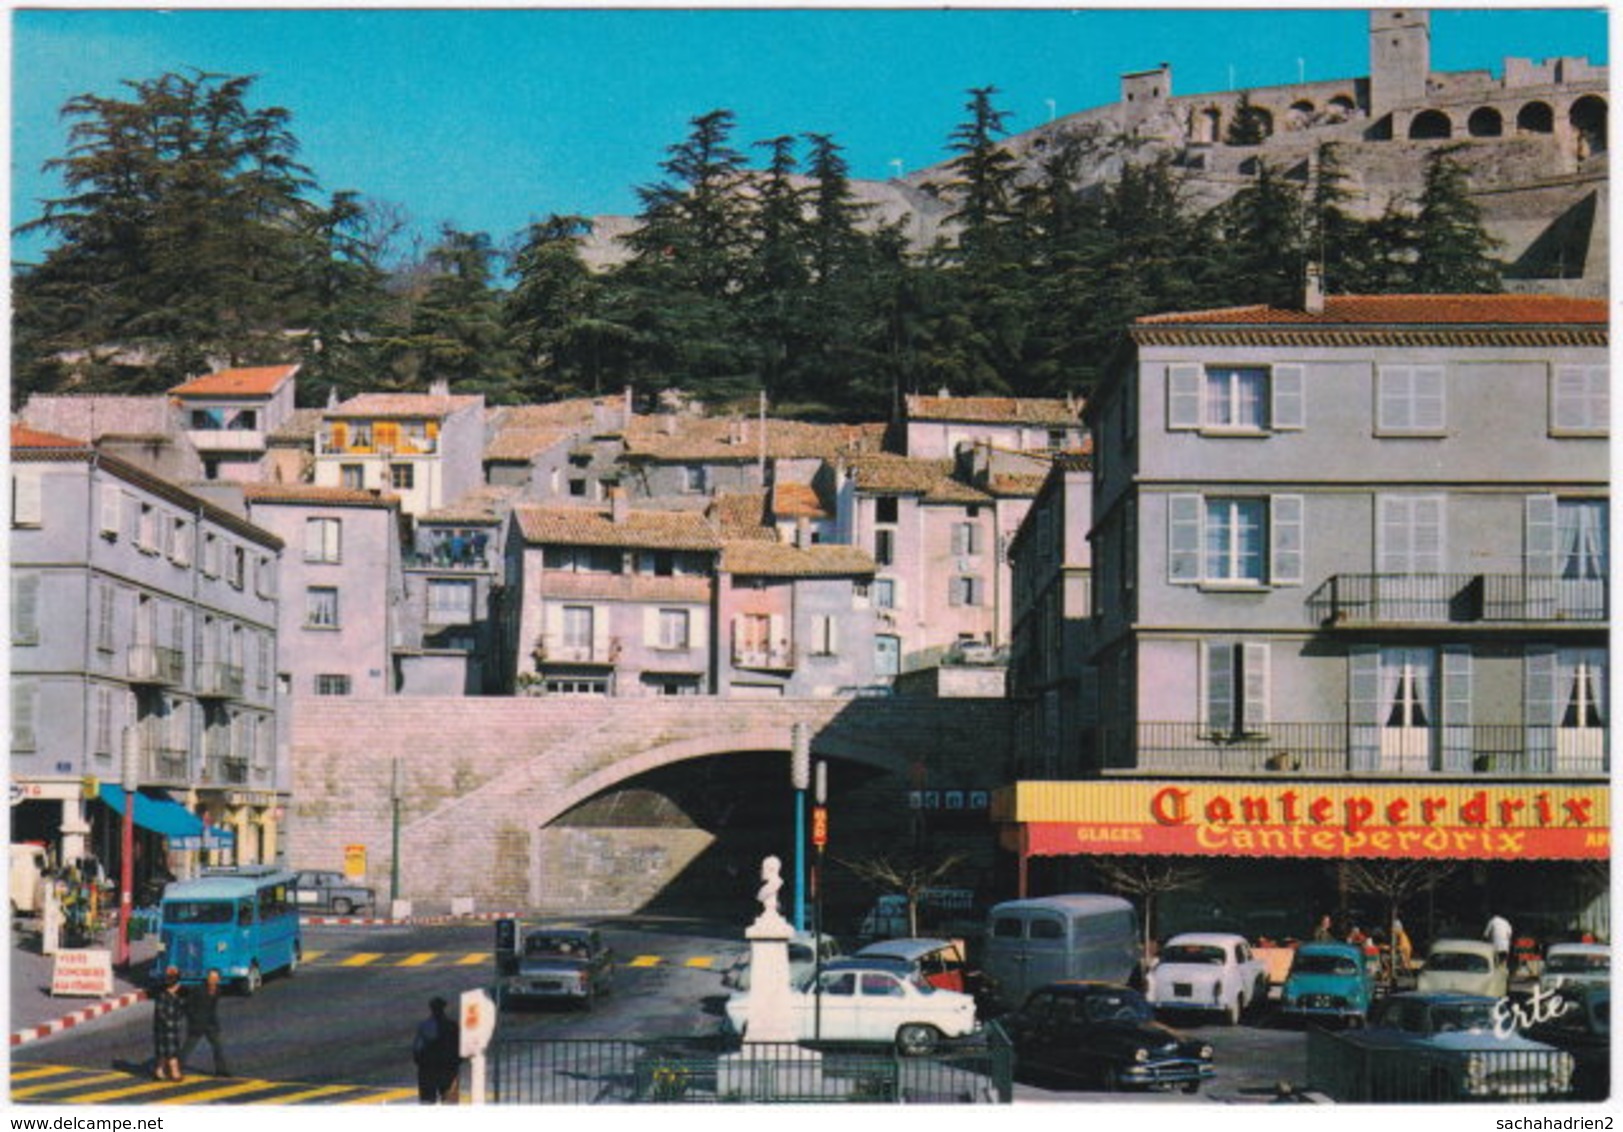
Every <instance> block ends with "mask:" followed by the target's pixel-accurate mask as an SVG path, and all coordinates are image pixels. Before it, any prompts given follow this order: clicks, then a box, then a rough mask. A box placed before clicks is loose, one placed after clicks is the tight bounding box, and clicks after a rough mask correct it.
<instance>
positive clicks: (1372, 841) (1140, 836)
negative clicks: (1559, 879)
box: [1016, 782, 1611, 860]
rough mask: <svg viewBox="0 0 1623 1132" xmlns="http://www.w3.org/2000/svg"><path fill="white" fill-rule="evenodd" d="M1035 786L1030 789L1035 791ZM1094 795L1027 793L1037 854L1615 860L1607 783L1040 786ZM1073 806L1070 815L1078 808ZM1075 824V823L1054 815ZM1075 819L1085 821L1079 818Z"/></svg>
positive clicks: (1023, 808) (1023, 809)
mask: <svg viewBox="0 0 1623 1132" xmlns="http://www.w3.org/2000/svg"><path fill="white" fill-rule="evenodd" d="M1025 785H1027V784H1022V786H1025ZM1030 785H1032V786H1035V787H1037V788H1039V789H1040V790H1041V789H1053V788H1057V787H1068V788H1073V789H1079V790H1087V791H1089V794H1088V795H1087V796H1076V797H1062V796H1054V797H1051V798H1044V797H1040V796H1033V797H1032V798H1030V799H1026V798H1022V799H1020V801H1019V802H1017V804H1016V810H1017V814H1016V816H1017V818H1019V819H1025V820H1024V821H1023V826H1024V840H1025V849H1026V852H1027V853H1028V854H1031V855H1037V856H1052V855H1060V854H1065V855H1069V854H1073V853H1150V854H1169V855H1186V856H1259V857H1263V856H1268V857H1271V856H1287V857H1388V858H1408V857H1441V858H1454V859H1460V860H1494V859H1525V858H1540V859H1560V860H1579V859H1586V858H1589V859H1604V858H1606V857H1607V856H1608V855H1609V852H1610V846H1611V835H1610V829H1609V820H1610V818H1609V814H1608V812H1607V791H1606V789H1605V788H1604V787H1593V788H1572V787H1548V788H1545V787H1537V786H1528V785H1525V784H1519V785H1514V786H1502V787H1471V786H1427V785H1414V784H1406V785H1403V786H1362V785H1348V784H1339V783H1292V784H1280V783H1273V782H1266V783H1265V782H1204V783H1176V784H1169V783H1148V782H1132V783H1125V782H1123V783H1036V784H1030ZM1067 811H1068V812H1067ZM1062 813H1063V814H1064V816H1066V817H1073V820H1070V821H1055V820H1044V819H1047V818H1050V817H1054V818H1057V817H1060V816H1061V815H1062ZM1073 815H1074V816H1073Z"/></svg>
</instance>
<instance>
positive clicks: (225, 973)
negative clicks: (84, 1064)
mask: <svg viewBox="0 0 1623 1132" xmlns="http://www.w3.org/2000/svg"><path fill="white" fill-rule="evenodd" d="M292 881H293V874H292V873H291V872H288V871H287V870H286V869H278V868H275V867H274V866H271V865H245V866H241V867H238V868H232V869H210V870H208V872H206V873H205V874H204V875H203V876H201V877H198V878H197V879H195V880H182V881H175V882H174V883H173V884H170V885H169V886H168V887H166V888H165V889H164V891H163V902H162V904H161V905H160V907H159V922H160V927H159V931H160V933H161V938H162V941H163V942H162V944H161V945H160V946H159V949H158V957H157V959H156V960H154V961H153V965H152V974H153V977H154V978H155V979H158V980H161V979H162V978H163V972H164V968H165V967H176V968H178V969H179V970H180V979H181V982H183V983H188V984H191V983H201V982H202V981H203V980H204V978H205V977H206V976H207V975H208V973H209V970H210V969H215V970H218V971H219V972H220V979H221V981H222V982H234V983H235V984H236V985H237V986H238V987H240V988H241V990H242V993H243V994H245V995H251V994H253V993H254V992H255V991H257V990H258V989H259V987H260V985H261V983H263V981H264V978H265V976H266V975H268V974H270V973H271V972H273V971H281V970H284V969H285V970H286V971H287V972H288V974H290V975H291V974H292V973H293V972H294V971H296V970H297V969H298V966H299V959H300V957H301V954H302V949H303V943H302V941H301V939H300V936H299V912H298V908H297V907H295V906H294V904H293V900H292V896H291V894H290V891H289V887H290V885H291V884H292Z"/></svg>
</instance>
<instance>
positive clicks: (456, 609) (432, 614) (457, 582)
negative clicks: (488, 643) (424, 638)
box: [428, 578, 474, 625]
mask: <svg viewBox="0 0 1623 1132" xmlns="http://www.w3.org/2000/svg"><path fill="white" fill-rule="evenodd" d="M473 598H474V592H473V582H472V581H471V580H470V579H465V578H430V579H429V580H428V620H429V621H430V622H431V623H433V624H435V625H449V624H461V623H463V622H467V621H472V620H473Z"/></svg>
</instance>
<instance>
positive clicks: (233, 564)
mask: <svg viewBox="0 0 1623 1132" xmlns="http://www.w3.org/2000/svg"><path fill="white" fill-rule="evenodd" d="M227 561H228V562H229V564H230V572H229V573H228V574H227V575H226V581H227V582H228V583H229V584H230V585H231V586H232V588H233V589H239V590H240V589H242V587H243V586H244V585H246V584H247V579H248V551H247V550H246V549H245V548H243V547H240V546H233V547H232V548H231V556H230V558H229V559H228V560H227Z"/></svg>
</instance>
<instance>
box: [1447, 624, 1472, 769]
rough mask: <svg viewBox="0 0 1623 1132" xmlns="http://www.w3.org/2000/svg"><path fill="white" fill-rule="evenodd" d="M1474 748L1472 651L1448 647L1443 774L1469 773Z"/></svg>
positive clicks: (1465, 647) (1461, 647) (1468, 648)
mask: <svg viewBox="0 0 1623 1132" xmlns="http://www.w3.org/2000/svg"><path fill="white" fill-rule="evenodd" d="M1473 746H1474V744H1473V743H1472V736H1471V650H1470V647H1469V646H1448V647H1445V648H1444V649H1443V770H1444V771H1446V772H1451V773H1469V772H1470V770H1471V769H1472V768H1471V762H1472V755H1473V753H1474V752H1473Z"/></svg>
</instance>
